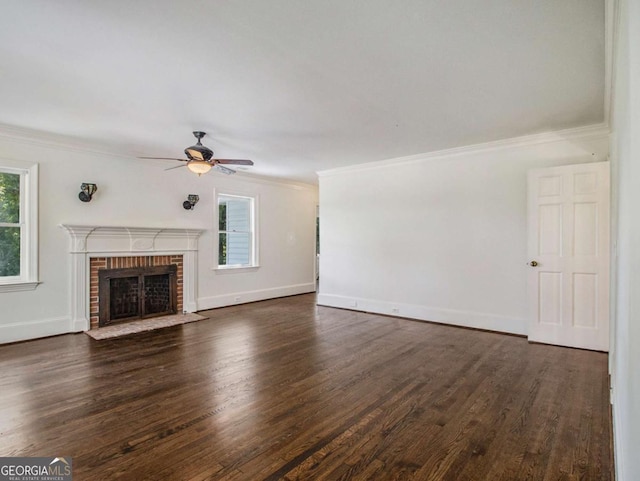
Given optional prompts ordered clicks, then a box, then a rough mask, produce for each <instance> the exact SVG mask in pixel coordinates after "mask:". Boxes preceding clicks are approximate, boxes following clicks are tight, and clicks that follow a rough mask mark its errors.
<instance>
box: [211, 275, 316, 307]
mask: <svg viewBox="0 0 640 481" xmlns="http://www.w3.org/2000/svg"><path fill="white" fill-rule="evenodd" d="M315 290H316V284H315V282H310V283H307V284H294V285H291V286H282V287H274V288H271V289H260V290H257V291H242V292H234V293H232V294H224V295H221V296H212V297H200V298H198V311H203V310H205V309H215V308H218V307H227V306H234V305H237V304H246V303H247V302H255V301H264V300H267V299H275V298H277V297H286V296H295V295H297V294H307V293H309V292H315Z"/></svg>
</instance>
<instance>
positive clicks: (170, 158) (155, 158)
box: [138, 157, 189, 162]
mask: <svg viewBox="0 0 640 481" xmlns="http://www.w3.org/2000/svg"><path fill="white" fill-rule="evenodd" d="M138 159H154V160H179V161H180V162H188V161H189V159H176V158H173V157H138Z"/></svg>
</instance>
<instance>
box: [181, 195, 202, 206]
mask: <svg viewBox="0 0 640 481" xmlns="http://www.w3.org/2000/svg"><path fill="white" fill-rule="evenodd" d="M199 200H200V196H198V195H195V194H189V195H188V196H187V200H185V201H184V202H183V203H182V207H184V208H185V210H191V209H193V208H194V207H195V205H196V204H197V203H198V201H199Z"/></svg>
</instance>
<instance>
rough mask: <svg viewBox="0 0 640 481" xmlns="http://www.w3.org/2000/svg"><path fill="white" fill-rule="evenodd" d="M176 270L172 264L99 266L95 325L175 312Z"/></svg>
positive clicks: (105, 324) (106, 324) (100, 325)
mask: <svg viewBox="0 0 640 481" xmlns="http://www.w3.org/2000/svg"><path fill="white" fill-rule="evenodd" d="M176 273H177V267H176V265H174V264H171V265H166V266H154V267H133V268H124V269H101V270H99V271H98V282H99V299H98V301H99V321H98V326H99V327H104V326H108V325H111V324H114V323H118V322H125V321H132V320H136V319H144V318H148V317H156V316H163V315H168V314H176V312H177V297H178V295H177V276H176Z"/></svg>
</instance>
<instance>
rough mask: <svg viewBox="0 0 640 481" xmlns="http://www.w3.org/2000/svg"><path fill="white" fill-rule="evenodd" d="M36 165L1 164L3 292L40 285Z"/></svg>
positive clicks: (0, 279) (0, 273)
mask: <svg viewBox="0 0 640 481" xmlns="http://www.w3.org/2000/svg"><path fill="white" fill-rule="evenodd" d="M37 175H38V166H37V164H26V163H23V162H13V161H3V160H0V292H7V291H18V290H32V289H35V288H36V286H37V285H38V281H37V268H38V259H37V256H38V247H37V206H38V197H37V190H36V189H37V185H38V179H37Z"/></svg>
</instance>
